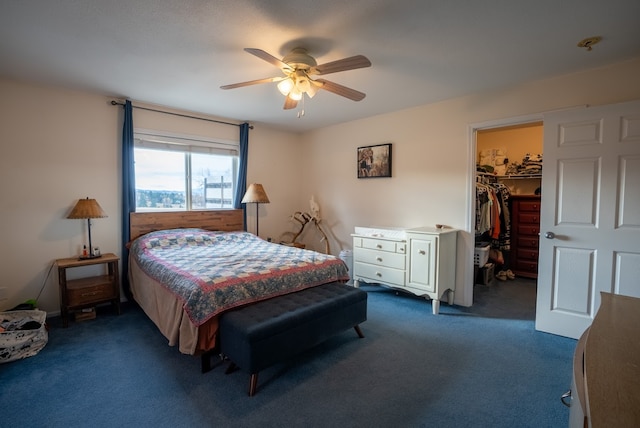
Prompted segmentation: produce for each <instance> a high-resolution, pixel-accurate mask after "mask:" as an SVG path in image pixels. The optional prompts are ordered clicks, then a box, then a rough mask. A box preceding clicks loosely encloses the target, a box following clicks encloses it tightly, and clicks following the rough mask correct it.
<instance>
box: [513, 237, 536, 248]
mask: <svg viewBox="0 0 640 428" xmlns="http://www.w3.org/2000/svg"><path fill="white" fill-rule="evenodd" d="M539 241H540V239H539V238H530V237H527V236H519V237H518V238H517V243H516V244H517V246H518V248H519V249H520V248H522V249H531V248H533V249H536V250H537V249H538V245H539V243H540V242H539Z"/></svg>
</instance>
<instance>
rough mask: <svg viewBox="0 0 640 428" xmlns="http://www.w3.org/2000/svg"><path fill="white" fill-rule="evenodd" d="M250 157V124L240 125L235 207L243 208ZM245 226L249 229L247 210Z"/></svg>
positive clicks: (245, 212)
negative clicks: (242, 202)
mask: <svg viewBox="0 0 640 428" xmlns="http://www.w3.org/2000/svg"><path fill="white" fill-rule="evenodd" d="M248 159H249V124H248V123H243V124H242V125H240V162H239V165H238V185H237V187H236V194H235V197H234V198H233V207H234V208H235V209H240V208H242V204H241V203H240V201H242V197H243V196H244V192H245V191H246V190H247V162H248ZM244 228H245V230H246V229H247V211H246V210H245V211H244Z"/></svg>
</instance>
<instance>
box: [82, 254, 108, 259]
mask: <svg viewBox="0 0 640 428" xmlns="http://www.w3.org/2000/svg"><path fill="white" fill-rule="evenodd" d="M98 257H102V254H98V255H97V256H93V255H92V256H80V257H78V260H91V259H97V258H98Z"/></svg>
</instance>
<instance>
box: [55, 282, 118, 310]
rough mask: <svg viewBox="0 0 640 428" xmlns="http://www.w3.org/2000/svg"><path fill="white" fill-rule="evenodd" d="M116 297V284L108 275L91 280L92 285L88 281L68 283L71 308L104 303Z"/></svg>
mask: <svg viewBox="0 0 640 428" xmlns="http://www.w3.org/2000/svg"><path fill="white" fill-rule="evenodd" d="M115 297H116V290H115V284H114V282H113V280H112V278H111V277H110V276H108V275H104V276H101V277H94V278H91V282H90V284H88V281H87V280H86V279H76V280H72V281H68V282H67V299H68V305H69V306H79V305H86V304H89V303H94V302H102V301H105V300H109V299H114V298H115Z"/></svg>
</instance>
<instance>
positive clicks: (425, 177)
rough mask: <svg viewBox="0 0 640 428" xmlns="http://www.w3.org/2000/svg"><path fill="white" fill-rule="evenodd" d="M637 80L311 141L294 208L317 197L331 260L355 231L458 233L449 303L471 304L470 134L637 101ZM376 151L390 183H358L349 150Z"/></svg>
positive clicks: (521, 97) (410, 115)
mask: <svg viewBox="0 0 640 428" xmlns="http://www.w3.org/2000/svg"><path fill="white" fill-rule="evenodd" d="M638 75H640V59H636V60H634V61H629V62H625V63H622V64H618V65H616V66H611V67H606V68H601V69H597V70H592V71H588V72H583V73H578V74H573V75H567V76H563V77H558V78H554V79H549V80H545V81H539V82H533V83H529V84H526V85H521V86H518V87H514V88H509V89H505V90H502V91H495V92H490V93H483V94H476V95H472V96H467V97H462V98H457V99H452V100H448V101H443V102H440V103H435V104H430V105H424V106H420V107H416V108H413V109H408V110H404V111H400V112H396V113H391V114H386V115H382V116H377V117H371V118H367V119H363V120H359V121H354V122H350V123H345V124H342V125H337V126H333V127H329V128H324V129H320V130H317V131H314V132H310V133H308V134H306V135H304V142H305V145H306V146H307V147H306V150H307V151H308V153H311V154H312V157H313V159H314V162H313V163H312V164H311V167H310V168H308V169H307V180H305V187H304V189H303V195H301V198H304V197H306V196H307V195H309V194H312V193H313V194H315V195H316V199H317V200H318V201H319V202H320V205H321V207H322V208H323V211H324V215H323V217H324V218H325V219H326V220H325V221H326V222H327V224H328V225H330V227H331V230H332V234H333V235H334V236H335V237H336V238H335V239H336V242H335V243H334V244H335V245H334V244H332V246H333V247H335V251H339V249H340V248H350V247H351V242H350V236H349V234H350V233H351V232H352V231H353V228H354V227H355V226H370V225H378V226H380V225H387V226H400V227H414V226H429V225H434V224H436V223H441V224H445V225H449V226H451V227H455V228H459V229H461V230H463V233H462V234H461V236H460V237H459V239H458V244H459V245H458V249H459V252H458V269H457V281H456V282H457V285H456V286H457V291H456V300H455V301H456V303H458V304H471V303H472V288H473V284H472V283H473V280H472V276H473V241H474V236H473V225H472V223H471V210H472V203H471V201H472V199H473V193H472V190H473V189H474V188H473V187H472V183H473V180H474V171H475V153H476V148H475V145H474V144H475V142H474V141H473V138H472V137H471V136H472V135H473V132H471V130H472V129H473V128H474V127H475V128H477V129H482V128H486V127H493V126H496V125H507V124H513V122H512V121H511V119H509V118H518V117H527V119H528V121H531V117H534V119H537V120H541V119H542V113H543V112H545V111H550V110H556V109H564V108H569V107H575V106H581V105H585V104H590V105H599V104H609V103H615V102H622V101H629V100H633V99H638V98H640V85H638V79H637V76H638ZM503 119H505V120H503ZM383 142H390V143H393V165H392V169H393V177H392V178H377V179H360V180H358V179H357V178H356V173H355V154H356V149H357V147H358V146H362V145H370V144H377V143H383ZM328 165H331V166H332V167H331V168H328V167H327V166H328Z"/></svg>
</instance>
